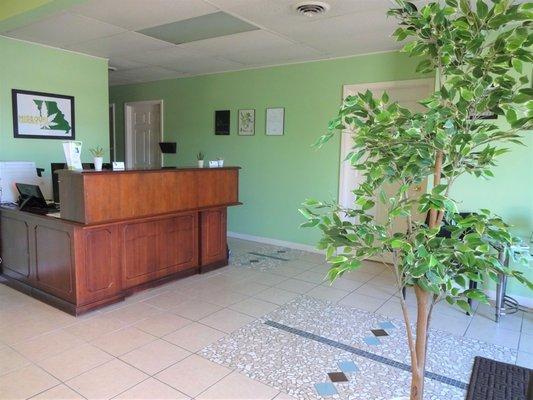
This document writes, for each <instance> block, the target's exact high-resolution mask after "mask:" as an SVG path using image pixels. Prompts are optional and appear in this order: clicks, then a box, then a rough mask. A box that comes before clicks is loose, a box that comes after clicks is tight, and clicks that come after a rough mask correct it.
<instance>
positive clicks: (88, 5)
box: [70, 0, 218, 30]
mask: <svg viewBox="0 0 533 400" xmlns="http://www.w3.org/2000/svg"><path fill="white" fill-rule="evenodd" d="M70 11H72V12H74V13H77V14H81V15H86V16H88V17H92V18H96V19H98V20H100V21H105V22H108V23H110V24H113V25H117V26H121V27H123V28H126V29H129V30H139V29H144V28H148V27H151V26H156V25H162V24H167V23H169V22H174V21H181V20H184V19H189V18H194V17H198V16H200V15H205V14H210V13H213V12H216V11H218V10H217V8H216V7H214V6H212V5H210V4H208V3H207V2H205V1H202V0H150V1H147V0H88V1H86V2H84V3H82V4H79V5H76V6H74V7H72V8H70Z"/></svg>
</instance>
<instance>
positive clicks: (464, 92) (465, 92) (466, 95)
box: [459, 87, 474, 101]
mask: <svg viewBox="0 0 533 400" xmlns="http://www.w3.org/2000/svg"><path fill="white" fill-rule="evenodd" d="M459 91H460V93H461V97H462V98H463V99H465V100H466V101H471V100H472V99H473V98H474V93H473V92H472V91H471V90H468V89H467V88H464V87H462V88H461V89H460V90H459Z"/></svg>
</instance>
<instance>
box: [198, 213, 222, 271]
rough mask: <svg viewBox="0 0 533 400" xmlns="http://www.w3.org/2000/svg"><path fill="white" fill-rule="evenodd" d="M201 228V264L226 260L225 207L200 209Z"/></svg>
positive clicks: (205, 264)
mask: <svg viewBox="0 0 533 400" xmlns="http://www.w3.org/2000/svg"><path fill="white" fill-rule="evenodd" d="M200 230H201V265H202V266H207V265H210V264H220V263H223V264H224V263H226V262H227V258H228V255H227V243H226V209H225V208H219V209H215V210H208V211H202V212H201V215H200Z"/></svg>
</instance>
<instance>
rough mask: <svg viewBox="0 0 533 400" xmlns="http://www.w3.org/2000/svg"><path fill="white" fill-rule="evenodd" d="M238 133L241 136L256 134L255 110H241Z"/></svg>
mask: <svg viewBox="0 0 533 400" xmlns="http://www.w3.org/2000/svg"><path fill="white" fill-rule="evenodd" d="M238 125H239V127H238V133H239V135H241V136H252V135H255V110H252V109H248V110H239V124H238Z"/></svg>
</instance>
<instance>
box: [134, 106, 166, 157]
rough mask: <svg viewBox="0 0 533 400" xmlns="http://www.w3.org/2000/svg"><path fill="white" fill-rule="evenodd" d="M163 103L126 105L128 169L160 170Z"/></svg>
mask: <svg viewBox="0 0 533 400" xmlns="http://www.w3.org/2000/svg"><path fill="white" fill-rule="evenodd" d="M161 141H162V138H161V103H159V102H138V103H128V104H126V165H127V166H128V168H160V167H161V150H160V149H159V142H161Z"/></svg>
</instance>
